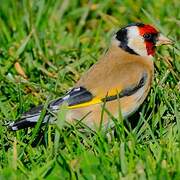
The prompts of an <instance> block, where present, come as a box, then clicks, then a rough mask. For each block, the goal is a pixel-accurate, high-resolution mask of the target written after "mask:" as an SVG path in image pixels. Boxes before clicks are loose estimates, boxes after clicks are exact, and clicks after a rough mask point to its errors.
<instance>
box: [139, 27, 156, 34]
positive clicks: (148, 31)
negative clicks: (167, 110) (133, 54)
mask: <svg viewBox="0 0 180 180" xmlns="http://www.w3.org/2000/svg"><path fill="white" fill-rule="evenodd" d="M139 32H140V35H141V36H143V35H144V34H157V33H158V31H157V30H156V29H155V28H154V27H153V26H151V25H144V26H139Z"/></svg>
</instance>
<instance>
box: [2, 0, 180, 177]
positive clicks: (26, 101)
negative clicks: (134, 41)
mask: <svg viewBox="0 0 180 180" xmlns="http://www.w3.org/2000/svg"><path fill="white" fill-rule="evenodd" d="M0 4H1V5H0V179H24V178H25V179H43V178H46V179H69V178H72V179H179V178H180V58H179V49H180V44H179V40H180V31H179V29H180V13H179V7H180V1H178V0H173V1H169V0H159V1H157V0H151V1H149V0H143V1H141V0H137V1H133V0H124V1H120V0H119V1H112V0H106V1H87V0H82V1H80V2H79V1H78V0H72V1H70V0H66V1H62V0H61V1H60V0H59V1H57V0H49V1H48V0H47V1H45V0H39V1H35V0H32V1H26V0H24V1H23V0H20V1H18V0H13V1H11V0H0ZM137 21H142V22H144V23H151V24H154V25H155V26H156V27H158V28H159V29H160V30H161V31H162V32H163V33H164V34H165V35H168V36H169V37H170V38H171V39H173V40H174V42H175V44H174V46H169V47H161V48H159V49H158V51H157V55H156V57H155V59H156V60H155V77H154V83H153V87H152V89H151V92H150V93H149V96H148V98H147V99H146V102H145V103H144V104H143V106H142V107H141V108H140V109H139V112H140V116H138V113H137V114H135V115H133V116H132V117H131V118H130V120H129V121H127V122H125V121H124V122H122V121H118V120H116V119H114V123H115V128H114V132H113V130H109V133H108V134H107V133H105V132H103V131H101V130H100V131H97V132H93V131H91V130H90V129H88V128H84V130H83V131H84V132H82V128H81V129H78V127H76V126H64V123H63V122H61V121H58V124H57V125H56V126H53V125H51V126H47V127H44V128H43V130H42V131H41V132H38V130H39V129H37V128H36V129H35V130H31V129H29V130H28V131H26V130H21V131H18V132H10V131H8V130H7V127H6V126H4V124H6V123H8V122H10V121H13V120H15V119H16V118H18V117H20V115H21V114H22V113H23V112H25V111H26V110H28V109H29V108H30V107H32V106H33V105H38V104H41V103H45V102H47V99H53V98H56V97H58V96H61V95H63V94H64V93H65V92H66V91H67V90H68V89H69V88H71V87H72V86H73V84H74V83H75V82H76V81H77V80H78V79H79V77H80V76H81V74H83V72H85V71H86V70H88V69H89V67H90V66H91V65H92V64H94V63H95V62H96V61H97V60H98V58H99V56H100V55H101V54H102V53H104V52H105V50H106V49H107V47H108V44H109V41H110V38H111V35H112V34H113V32H115V31H116V30H117V29H118V28H119V27H121V26H124V25H127V24H128V23H130V22H137ZM19 66H20V67H21V68H22V69H23V72H24V73H25V75H23V72H21V69H20V67H19ZM23 76H26V77H27V78H26V79H24V78H23ZM62 111H63V110H62ZM58 117H59V118H61V120H64V117H63V113H59V114H58ZM78 126H80V125H78ZM37 132H38V134H37Z"/></svg>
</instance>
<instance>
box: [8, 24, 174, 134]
mask: <svg viewBox="0 0 180 180" xmlns="http://www.w3.org/2000/svg"><path fill="white" fill-rule="evenodd" d="M168 44H172V40H170V39H169V38H167V37H165V36H164V35H163V34H162V33H160V31H158V30H157V29H156V28H155V27H154V26H153V25H149V24H144V23H141V22H137V23H131V24H128V25H127V26H124V27H122V28H120V29H119V30H118V31H117V32H116V33H115V34H114V35H113V37H112V40H111V43H110V46H109V48H108V50H107V51H106V53H104V54H103V55H102V56H101V57H100V59H99V61H97V63H95V64H94V65H92V66H91V67H90V69H89V70H88V71H87V72H86V73H84V75H82V77H81V78H80V79H79V80H78V81H77V83H76V84H75V85H74V87H73V88H72V89H71V90H70V91H68V92H67V93H66V94H65V95H64V96H62V97H59V98H57V99H55V100H52V101H51V102H50V103H49V104H48V105H47V107H46V112H45V116H44V119H43V121H42V124H46V123H48V122H52V121H54V120H51V119H53V117H52V116H53V114H56V113H57V112H58V111H59V109H60V108H61V107H62V105H63V104H66V106H67V112H66V114H65V119H66V121H67V122H68V123H74V122H77V120H80V119H83V120H82V121H83V123H84V124H85V125H87V126H88V127H90V128H92V129H96V128H97V127H99V126H100V124H101V123H102V126H103V127H107V125H108V124H112V119H111V118H112V117H111V115H113V117H115V118H117V117H118V115H119V111H121V115H122V117H123V119H125V118H128V117H129V116H131V115H132V114H133V113H134V112H136V111H137V110H138V108H139V106H140V105H141V104H142V103H143V102H144V100H145V99H146V97H147V95H148V92H149V91H150V88H151V84H152V81H153V77H154V55H155V51H156V46H160V45H168ZM43 108H44V105H39V106H38V107H34V108H32V109H30V110H29V111H28V112H25V113H24V114H23V115H22V116H21V118H20V119H18V120H17V121H16V122H11V123H10V124H9V126H8V127H9V128H10V129H11V130H13V131H16V130H19V129H24V128H28V127H32V126H34V125H35V124H36V123H37V122H38V119H40V115H41V112H42V110H43ZM103 109H105V110H104V111H103ZM102 113H103V119H102Z"/></svg>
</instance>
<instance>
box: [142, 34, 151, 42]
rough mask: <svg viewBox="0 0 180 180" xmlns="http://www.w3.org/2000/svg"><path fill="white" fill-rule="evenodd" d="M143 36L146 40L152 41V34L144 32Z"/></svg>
mask: <svg viewBox="0 0 180 180" xmlns="http://www.w3.org/2000/svg"><path fill="white" fill-rule="evenodd" d="M143 37H144V39H145V40H147V41H150V40H151V39H152V34H144V35H143Z"/></svg>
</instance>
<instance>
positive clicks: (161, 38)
mask: <svg viewBox="0 0 180 180" xmlns="http://www.w3.org/2000/svg"><path fill="white" fill-rule="evenodd" d="M168 44H173V42H172V40H170V39H168V38H167V37H165V36H164V35H162V34H159V37H158V38H157V42H156V46H160V45H168Z"/></svg>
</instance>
